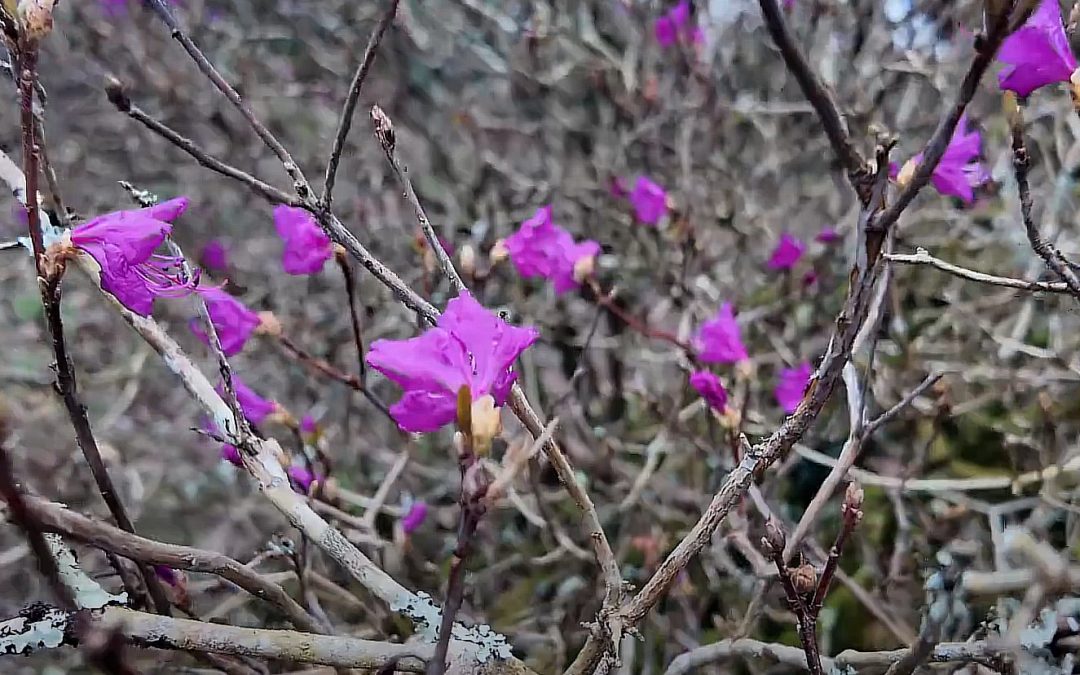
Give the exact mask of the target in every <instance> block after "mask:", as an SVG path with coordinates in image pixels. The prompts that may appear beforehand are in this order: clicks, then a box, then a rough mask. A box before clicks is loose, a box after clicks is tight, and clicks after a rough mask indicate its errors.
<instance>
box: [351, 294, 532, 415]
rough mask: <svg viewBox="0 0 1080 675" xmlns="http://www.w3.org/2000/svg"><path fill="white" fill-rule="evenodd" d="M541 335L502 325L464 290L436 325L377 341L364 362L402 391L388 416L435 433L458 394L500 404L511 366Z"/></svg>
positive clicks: (509, 380)
mask: <svg viewBox="0 0 1080 675" xmlns="http://www.w3.org/2000/svg"><path fill="white" fill-rule="evenodd" d="M539 337H540V334H539V333H538V332H537V331H536V329H535V328H517V327H515V326H511V325H509V324H507V323H506V322H505V321H503V320H502V319H500V318H499V317H498V316H496V315H495V314H494V313H493V312H491V311H489V310H487V309H485V308H484V307H483V306H482V305H481V304H480V303H478V302H477V301H476V300H475V299H473V297H472V295H471V294H469V292H468V291H462V292H461V294H460V295H458V296H457V297H456V298H454V299H453V300H451V301H450V302H449V303H448V304H447V305H446V311H445V312H443V314H442V316H440V317H439V322H438V325H437V326H435V327H434V328H430V329H428V330H427V331H426V332H424V333H423V334H421V335H419V336H417V337H414V338H410V339H408V340H376V341H375V342H374V343H372V345H371V348H370V349H369V350H368V353H367V363H368V365H370V366H371V367H372V368H374V369H375V370H378V371H379V372H381V373H382V374H383V375H385V376H386V377H387V378H389V379H390V380H392V381H394V382H396V383H397V384H399V385H400V386H401V388H402V389H403V390H404V395H403V396H402V397H401V400H399V401H398V402H397V403H395V404H394V405H393V406H391V407H390V414H391V415H392V416H393V417H394V420H396V421H397V423H398V426H400V427H401V428H402V429H404V430H405V431H412V432H424V431H436V430H438V429H439V428H440V427H442V426H444V425H446V424H449V423H451V422H453V421H454V420H455V419H456V418H457V395H458V390H459V389H460V388H461V387H462V386H466V385H467V386H468V387H469V391H470V392H471V394H472V399H473V400H474V401H475V400H477V399H479V398H480V397H482V396H485V395H488V394H490V395H491V396H492V397H493V398H494V399H495V404H496V405H502V404H503V403H504V402H505V401H506V397H507V395H508V394H509V393H510V387H511V385H513V383H514V380H515V379H516V378H517V373H515V372H514V371H513V370H511V368H510V366H511V365H512V364H513V363H514V361H515V360H516V359H517V357H518V356H519V355H520V354H521V352H523V351H525V349H527V348H528V347H529V345H531V344H532V343H533V342H536V340H537V338H539Z"/></svg>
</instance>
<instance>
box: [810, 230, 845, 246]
mask: <svg viewBox="0 0 1080 675" xmlns="http://www.w3.org/2000/svg"><path fill="white" fill-rule="evenodd" d="M814 239H815V240H816V241H818V242H819V243H822V244H834V243H836V242H838V241H840V233H839V232H837V231H836V228H834V227H825V228H822V230H821V232H818V235H817V236H816V237H814Z"/></svg>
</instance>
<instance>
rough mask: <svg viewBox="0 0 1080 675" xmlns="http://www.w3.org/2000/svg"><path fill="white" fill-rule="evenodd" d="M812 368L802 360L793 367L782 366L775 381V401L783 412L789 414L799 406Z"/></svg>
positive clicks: (808, 382)
mask: <svg viewBox="0 0 1080 675" xmlns="http://www.w3.org/2000/svg"><path fill="white" fill-rule="evenodd" d="M812 374H813V369H812V368H811V367H810V364H809V363H806V362H803V363H801V364H799V365H798V366H797V367H795V368H782V369H781V370H780V376H779V378H778V379H777V382H776V390H775V392H774V393H775V394H776V401H777V403H779V404H780V407H781V408H783V409H784V412H786V413H787V414H789V415H790V414H791V413H793V412H795V409H796V408H798V407H799V402H800V401H802V396H803V392H805V391H806V386H807V385H808V384H810V375H812Z"/></svg>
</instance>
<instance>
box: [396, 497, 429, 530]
mask: <svg viewBox="0 0 1080 675" xmlns="http://www.w3.org/2000/svg"><path fill="white" fill-rule="evenodd" d="M427 514H428V505H427V504H426V503H424V502H422V501H415V502H413V503H412V504H411V505H410V506H409V510H408V511H407V512H406V513H405V515H404V516H402V517H401V529H402V530H404V531H405V534H412V533H413V532H415V531H416V530H417V529H418V528H419V527H420V526H421V525H423V524H424V520H425V519H427Z"/></svg>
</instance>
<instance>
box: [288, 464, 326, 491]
mask: <svg viewBox="0 0 1080 675" xmlns="http://www.w3.org/2000/svg"><path fill="white" fill-rule="evenodd" d="M288 474H289V479H290V480H291V481H292V484H293V490H295V491H296V492H298V493H300V494H302V495H306V494H308V493H310V492H311V484H312V483H314V482H315V481H317V480H319V477H318V476H316V475H315V474H313V473H311V471H310V470H308V469H307V468H306V467H304V466H301V465H300V464H293V465H292V466H290V467H289V470H288Z"/></svg>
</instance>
